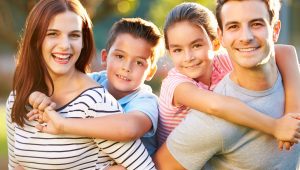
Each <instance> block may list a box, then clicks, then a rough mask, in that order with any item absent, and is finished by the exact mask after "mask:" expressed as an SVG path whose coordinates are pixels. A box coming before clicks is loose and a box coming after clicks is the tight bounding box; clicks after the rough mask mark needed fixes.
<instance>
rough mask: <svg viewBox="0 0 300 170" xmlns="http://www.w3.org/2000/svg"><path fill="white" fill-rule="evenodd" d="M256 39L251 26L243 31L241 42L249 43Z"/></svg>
mask: <svg viewBox="0 0 300 170" xmlns="http://www.w3.org/2000/svg"><path fill="white" fill-rule="evenodd" d="M253 39H254V36H253V32H252V30H251V28H250V27H249V26H245V27H244V28H243V29H241V35H240V42H244V43H249V42H251V41H252V40H253Z"/></svg>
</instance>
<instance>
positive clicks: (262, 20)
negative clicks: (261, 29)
mask: <svg viewBox="0 0 300 170" xmlns="http://www.w3.org/2000/svg"><path fill="white" fill-rule="evenodd" d="M257 21H259V22H265V20H264V19H263V18H254V19H252V20H250V23H252V22H257ZM232 24H239V22H238V21H229V22H227V23H226V24H225V27H227V26H228V25H232Z"/></svg>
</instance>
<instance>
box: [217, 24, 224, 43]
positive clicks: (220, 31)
mask: <svg viewBox="0 0 300 170" xmlns="http://www.w3.org/2000/svg"><path fill="white" fill-rule="evenodd" d="M218 39H219V40H218V41H219V45H221V44H222V45H223V47H224V44H223V32H222V30H221V29H220V27H218Z"/></svg>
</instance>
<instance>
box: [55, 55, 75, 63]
mask: <svg viewBox="0 0 300 170" xmlns="http://www.w3.org/2000/svg"><path fill="white" fill-rule="evenodd" d="M52 57H53V58H54V60H55V61H57V62H58V63H67V62H68V61H69V60H70V59H71V57H72V55H71V54H68V55H62V54H52Z"/></svg>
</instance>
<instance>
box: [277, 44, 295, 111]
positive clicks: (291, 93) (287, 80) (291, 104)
mask: <svg viewBox="0 0 300 170" xmlns="http://www.w3.org/2000/svg"><path fill="white" fill-rule="evenodd" d="M275 57H276V63H277V66H278V68H279V70H280V73H281V75H282V79H283V84H284V91H285V113H292V112H294V113H296V112H297V113H299V112H300V91H299V85H300V74H299V73H300V71H299V62H298V57H297V53H296V50H295V48H294V47H293V46H290V45H275Z"/></svg>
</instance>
